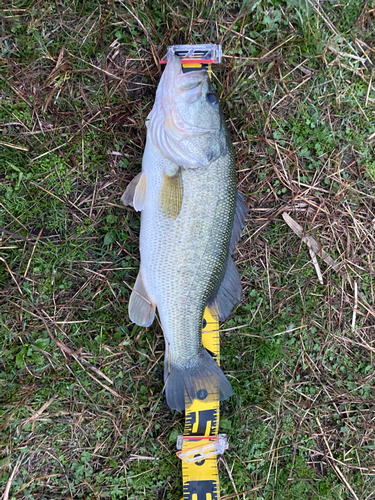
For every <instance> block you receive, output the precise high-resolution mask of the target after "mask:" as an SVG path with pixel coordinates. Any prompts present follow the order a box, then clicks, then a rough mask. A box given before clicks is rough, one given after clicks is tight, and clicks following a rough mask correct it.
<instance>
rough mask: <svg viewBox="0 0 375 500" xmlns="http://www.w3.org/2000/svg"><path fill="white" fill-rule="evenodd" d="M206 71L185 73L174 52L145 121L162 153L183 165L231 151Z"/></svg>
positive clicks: (206, 162)
mask: <svg viewBox="0 0 375 500" xmlns="http://www.w3.org/2000/svg"><path fill="white" fill-rule="evenodd" d="M213 95H214V94H213V91H212V88H211V84H210V81H209V77H208V74H207V72H206V71H204V70H203V71H192V72H190V73H183V72H182V66H181V62H180V60H179V58H178V57H176V56H174V55H173V54H169V55H168V62H167V65H166V68H165V71H164V73H163V75H162V77H161V80H160V84H159V86H158V89H157V92H156V99H155V104H154V107H153V109H152V111H151V113H150V114H149V116H148V121H147V122H146V125H147V128H148V134H149V137H150V139H151V140H152V142H153V144H154V145H155V146H156V147H158V148H159V150H160V151H161V153H162V155H163V156H164V157H165V158H167V159H169V160H170V161H172V162H173V163H175V164H176V165H178V166H180V167H183V168H199V167H204V166H206V165H209V164H210V163H211V162H212V161H214V160H216V159H217V158H219V156H221V155H223V154H226V153H227V152H228V147H227V141H226V137H225V123H224V121H223V117H222V113H221V110H220V107H219V103H218V100H217V98H216V99H213V98H212V96H213Z"/></svg>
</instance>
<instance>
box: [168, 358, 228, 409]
mask: <svg viewBox="0 0 375 500" xmlns="http://www.w3.org/2000/svg"><path fill="white" fill-rule="evenodd" d="M164 379H165V384H166V385H165V393H166V397H167V403H168V406H169V407H170V408H171V409H172V410H178V411H183V410H185V406H186V405H190V404H191V403H192V402H193V400H194V399H200V400H204V399H206V397H207V396H208V395H211V394H214V395H216V397H219V398H220V401H223V400H224V399H228V398H229V397H230V396H231V395H232V394H233V390H232V386H231V385H230V382H229V380H228V379H227V377H226V376H225V375H224V373H223V371H222V370H221V369H220V367H219V366H218V364H217V363H216V361H215V360H214V359H213V357H212V356H210V354H209V353H208V352H207V351H206V349H203V350H202V351H201V353H200V354H199V355H198V357H197V358H196V359H194V360H190V361H189V363H187V364H185V365H179V364H175V363H170V364H169V363H168V361H167V360H166V362H165V368H164ZM217 395H218V396H217Z"/></svg>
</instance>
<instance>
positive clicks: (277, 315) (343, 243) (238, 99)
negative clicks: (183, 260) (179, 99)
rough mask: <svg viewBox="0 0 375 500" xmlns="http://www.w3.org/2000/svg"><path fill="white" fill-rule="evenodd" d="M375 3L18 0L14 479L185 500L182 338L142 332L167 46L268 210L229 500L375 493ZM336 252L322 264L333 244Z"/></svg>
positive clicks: (12, 123) (3, 265)
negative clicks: (207, 61)
mask: <svg viewBox="0 0 375 500" xmlns="http://www.w3.org/2000/svg"><path fill="white" fill-rule="evenodd" d="M374 23H375V2H374V0H366V1H363V0H349V1H348V2H347V3H339V0H337V1H336V0H335V1H333V0H332V1H331V0H325V1H324V0H320V1H318V0H252V1H249V0H244V1H239V2H237V1H232V0H230V1H224V0H216V1H215V0H214V1H212V2H211V1H209V0H195V1H193V2H184V1H183V0H167V1H161V0H154V1H146V0H140V1H136V0H133V1H130V0H123V1H100V2H98V1H94V0H86V1H84V2H80V1H78V0H73V1H64V0H61V1H58V0H55V1H52V2H48V1H44V0H40V1H30V0H14V1H13V2H10V1H8V0H3V2H2V10H1V11H0V132H1V136H0V236H1V241H0V324H1V331H0V338H1V342H0V346H1V347H0V370H1V373H0V382H1V387H2V394H1V408H0V436H1V437H0V488H1V490H2V491H3V493H4V497H3V498H4V499H5V500H7V499H31V498H37V499H40V500H42V499H73V498H74V499H75V498H77V499H78V498H84V499H99V498H100V499H101V498H112V499H122V498H124V499H131V500H135V499H146V498H155V499H158V500H161V499H174V500H176V499H180V498H181V496H182V479H181V464H180V463H179V459H178V458H177V457H176V455H175V439H176V436H177V435H178V434H179V433H181V431H182V429H183V423H184V418H183V415H182V414H180V413H178V412H173V411H171V410H170V409H169V408H168V406H167V405H166V403H165V396H164V393H163V380H162V373H163V353H164V342H163V337H162V333H161V330H160V327H159V326H158V324H157V323H155V324H154V325H153V326H152V327H150V328H141V327H138V326H135V325H133V324H132V323H131V322H130V321H129V317H128V314H127V304H128V299H129V290H130V288H131V286H132V285H133V283H134V280H135V277H136V275H137V270H138V267H139V251H138V234H139V215H138V214H137V213H135V212H134V210H133V209H132V208H125V207H124V206H123V205H122V204H121V202H120V196H121V194H122V193H123V191H124V189H125V187H126V185H127V184H128V182H129V181H130V180H131V179H132V178H133V177H134V176H135V175H136V174H137V173H138V172H139V171H140V166H141V158H142V152H143V149H144V145H145V138H146V128H145V120H146V117H147V115H148V113H149V112H150V110H151V108H152V105H153V102H154V96H155V90H156V87H157V84H158V82H159V79H160V75H161V67H160V65H159V63H158V61H159V59H160V58H161V57H162V56H163V55H164V54H165V52H166V47H167V45H172V44H176V43H207V42H213V43H222V45H223V51H224V58H223V64H222V65H221V66H220V67H215V68H214V79H213V82H214V85H215V88H216V91H217V93H218V95H219V97H220V103H221V106H222V108H223V110H224V113H225V115H226V118H227V122H228V127H229V129H230V133H231V137H232V140H233V143H234V147H235V152H236V159H237V170H238V188H239V190H240V191H241V192H242V193H243V194H244V195H245V197H246V202H247V205H248V206H249V212H248V217H247V221H246V227H245V229H244V234H243V238H242V240H241V242H240V243H239V244H238V246H237V248H236V253H235V260H236V263H237V266H238V269H239V271H240V274H241V277H242V283H243V289H244V296H243V300H242V303H241V305H240V306H239V307H238V308H237V309H236V311H235V312H234V313H233V314H232V316H231V318H230V319H228V320H227V321H226V322H225V323H223V324H222V325H221V349H222V366H223V369H224V370H225V372H226V373H227V375H228V377H229V378H230V380H231V382H232V385H233V388H234V395H233V397H232V398H230V399H229V400H228V401H226V402H224V403H223V404H222V408H221V411H222V416H221V423H220V429H221V431H222V432H226V433H227V434H228V437H229V443H230V449H229V450H228V451H227V452H226V453H225V455H224V456H223V458H221V459H220V461H219V468H220V480H221V495H222V499H223V500H224V499H228V500H229V499H234V498H239V499H249V500H250V499H251V500H261V499H264V500H270V499H277V500H281V499H287V500H289V499H296V500H297V499H298V500H305V499H311V500H318V499H324V500H328V499H332V500H336V499H337V500H338V499H348V500H349V499H358V500H370V499H372V498H375V493H374V491H375V480H374V475H375V456H374V450H375V397H374V396H375V393H374V389H375V386H374V382H375V380H374V378H375V375H374V370H375V366H374V360H373V352H374V350H375V346H374V339H373V335H374V333H375V326H374V324H375V298H374V276H375V270H374V262H375V253H374V243H375V231H374V229H375V195H374V184H375V156H374V143H375V78H374V68H375V66H374V64H375V37H374V27H375V25H374ZM314 249H315V251H314Z"/></svg>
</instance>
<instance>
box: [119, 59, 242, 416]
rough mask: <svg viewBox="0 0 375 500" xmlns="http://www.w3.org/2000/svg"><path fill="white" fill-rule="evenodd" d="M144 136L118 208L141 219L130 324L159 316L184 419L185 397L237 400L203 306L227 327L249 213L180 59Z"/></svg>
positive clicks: (213, 103) (171, 63) (221, 133)
mask: <svg viewBox="0 0 375 500" xmlns="http://www.w3.org/2000/svg"><path fill="white" fill-rule="evenodd" d="M146 126H147V140H146V147H145V152H144V156H143V162H142V172H141V173H140V174H138V175H137V177H136V178H135V179H133V180H132V181H131V183H130V184H129V185H128V187H127V189H126V191H125V193H124V195H123V196H122V198H121V199H122V201H123V202H124V204H125V205H131V206H134V208H135V209H136V210H137V211H142V214H141V231H140V254H141V265H140V271H139V274H138V277H137V280H136V283H135V285H134V289H133V292H132V294H131V297H130V301H129V316H130V319H131V320H132V321H133V322H134V323H136V324H138V325H141V326H150V325H151V323H152V322H153V320H154V316H155V309H156V308H157V309H158V313H159V316H160V322H161V325H162V328H163V333H164V337H165V343H166V352H165V364H164V377H165V382H166V386H165V391H166V397H167V403H168V405H169V406H170V407H171V408H172V409H177V410H180V411H181V410H184V409H185V393H186V397H187V398H188V400H190V401H192V400H193V399H195V398H196V397H197V391H198V390H202V389H203V390H205V391H207V393H213V392H215V391H216V393H219V394H220V399H222V400H223V399H227V398H228V397H229V396H231V395H232V387H231V385H230V383H229V381H228V380H227V378H226V377H225V375H224V373H223V372H222V370H221V369H220V368H219V366H218V365H217V363H216V361H215V360H214V359H213V358H212V356H211V355H210V354H209V353H208V352H207V351H206V350H205V349H204V348H203V345H202V334H201V331H202V320H203V312H204V309H205V307H206V306H208V307H209V309H210V311H211V313H212V314H213V315H216V316H218V317H219V319H220V320H224V319H225V318H227V317H228V316H229V314H230V313H231V311H232V309H233V308H234V307H235V306H236V305H237V304H238V302H239V301H240V300H241V282H240V277H239V274H238V272H237V269H236V267H235V265H234V262H233V259H232V257H231V253H232V252H233V249H234V246H235V244H236V243H237V241H238V239H239V237H240V235H241V231H242V228H243V225H244V220H245V215H246V212H247V207H246V205H245V203H244V201H243V198H242V195H240V194H239V193H237V189H236V168H235V160H234V155H233V149H232V145H231V142H230V138H229V135H228V131H227V129H226V125H225V121H224V118H223V115H222V112H221V110H220V106H219V103H218V99H217V97H216V95H215V94H214V92H213V90H212V87H211V84H210V81H209V78H208V75H207V72H206V71H193V72H190V73H184V72H183V70H182V67H181V62H180V60H179V59H178V57H176V56H174V55H169V57H168V62H167V66H166V69H165V71H164V73H163V75H162V77H161V80H160V83H159V86H158V89H157V92H156V99H155V104H154V107H153V109H152V111H151V113H150V114H149V116H148V121H147V122H146ZM204 393H205V392H203V394H204ZM200 394H202V392H200Z"/></svg>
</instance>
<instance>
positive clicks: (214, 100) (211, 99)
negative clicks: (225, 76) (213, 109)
mask: <svg viewBox="0 0 375 500" xmlns="http://www.w3.org/2000/svg"><path fill="white" fill-rule="evenodd" d="M206 101H207V102H208V104H217V103H218V100H217V97H216V95H215V94H211V93H208V94H206Z"/></svg>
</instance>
